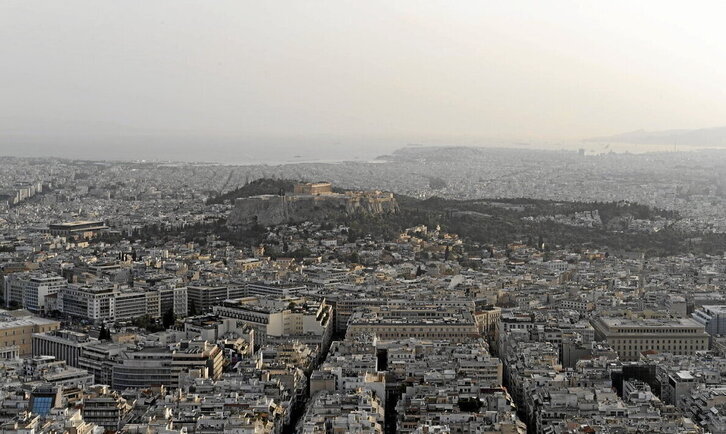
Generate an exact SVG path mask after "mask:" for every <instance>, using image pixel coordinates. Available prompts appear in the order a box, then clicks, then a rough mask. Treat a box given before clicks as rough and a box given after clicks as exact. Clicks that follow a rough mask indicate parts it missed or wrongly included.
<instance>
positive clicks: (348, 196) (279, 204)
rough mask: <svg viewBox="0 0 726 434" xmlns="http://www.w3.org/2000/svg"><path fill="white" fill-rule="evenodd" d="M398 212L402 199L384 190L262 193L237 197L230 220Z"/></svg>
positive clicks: (267, 222) (274, 221)
mask: <svg viewBox="0 0 726 434" xmlns="http://www.w3.org/2000/svg"><path fill="white" fill-rule="evenodd" d="M395 212H398V203H397V202H396V198H395V197H394V196H393V193H386V192H380V191H370V192H347V193H344V194H326V195H303V194H292V195H286V196H277V195H262V196H253V197H248V198H241V199H237V200H236V201H235V207H234V209H233V210H232V212H231V213H230V215H229V218H228V219H227V224H228V225H230V226H249V225H252V224H260V225H263V226H272V225H278V224H282V223H297V222H303V221H315V222H321V221H325V220H330V219H336V218H338V217H341V216H343V215H352V214H364V215H376V214H383V213H395Z"/></svg>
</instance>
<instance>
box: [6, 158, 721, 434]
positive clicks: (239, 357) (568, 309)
mask: <svg viewBox="0 0 726 434" xmlns="http://www.w3.org/2000/svg"><path fill="white" fill-rule="evenodd" d="M725 172H726V160H724V159H723V153H722V152H719V151H694V152H677V153H675V152H660V153H647V154H617V153H602V154H591V153H586V152H584V151H581V152H572V151H543V150H536V151H535V150H524V149H519V150H517V149H484V148H465V147H457V148H436V147H406V148H403V149H400V150H398V151H396V152H394V153H393V154H392V155H386V156H381V157H380V158H378V159H377V160H375V161H371V162H367V163H361V162H355V163H354V162H339V163H301V164H285V165H250V166H232V165H221V164H210V163H179V162H144V161H139V162H121V161H81V160H70V159H59V158H16V157H3V158H2V159H0V276H1V277H2V280H1V283H2V286H1V289H2V291H0V297H1V298H2V310H1V311H0V370H2V373H3V377H4V381H3V382H2V383H1V384H0V432H3V433H26V434H31V433H32V434H36V433H38V434H40V433H48V434H50V433H75V434H85V433H94V434H95V433H103V432H121V433H164V434H171V433H179V434H182V433H188V434H197V433H199V434H201V433H216V432H227V433H238V434H241V433H255V434H256V433H287V432H296V433H316V434H318V433H345V432H363V433H394V432H402V433H449V432H451V433H495V432H496V433H563V434H564V433H593V432H598V433H645V432H665V433H723V432H726V286H725V285H726V218H725V217H724V216H726V209H725V208H726V184H725V183H724V179H726V176H724V174H725ZM704 173H708V174H709V175H708V176H703V174H704ZM616 186H617V187H616ZM722 412H723V414H722Z"/></svg>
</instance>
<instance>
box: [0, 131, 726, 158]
mask: <svg viewBox="0 0 726 434" xmlns="http://www.w3.org/2000/svg"><path fill="white" fill-rule="evenodd" d="M411 143H416V142H408V143H407V142H406V141H404V140H400V139H395V140H391V139H380V138H375V139H365V138H361V139H355V140H351V139H336V138H330V137H325V138H296V137H289V138H282V139H276V140H270V139H259V140H254V139H232V138H214V139H207V138H198V137H189V136H184V137H163V138H162V137H158V136H139V135H135V136H118V135H113V136H111V135H109V136H85V137H75V138H73V139H69V138H65V139H60V138H53V137H49V136H22V137H12V136H7V135H6V136H0V157H1V156H4V155H7V156H18V157H60V158H70V159H81V160H117V161H159V162H168V161H174V162H204V163H214V164H229V165H260V164H268V165H280V164H295V163H336V162H341V161H358V162H372V161H380V160H376V158H377V157H379V156H382V155H388V154H391V153H393V152H394V151H395V150H396V149H400V148H403V147H407V146H447V145H452V146H475V147H513V148H525V149H533V150H534V149H545V150H560V151H562V150H566V151H577V150H578V149H584V150H585V153H586V155H597V154H607V153H609V152H616V153H626V152H629V153H633V154H640V153H645V152H673V151H676V150H677V151H695V150H699V149H707V147H703V148H700V147H695V146H681V147H678V148H674V147H673V146H665V145H653V144H647V145H636V144H620V143H616V144H605V143H602V144H601V143H593V142H585V143H583V142H550V143H526V142H502V141H491V140H490V141H488V142H487V143H485V144H482V143H480V142H476V141H474V140H462V141H456V142H455V141H453V140H452V141H448V142H442V141H421V142H420V144H411ZM721 149H723V148H721Z"/></svg>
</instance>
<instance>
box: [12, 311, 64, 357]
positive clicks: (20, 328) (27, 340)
mask: <svg viewBox="0 0 726 434" xmlns="http://www.w3.org/2000/svg"><path fill="white" fill-rule="evenodd" d="M59 328H60V323H59V322H58V321H54V320H50V319H46V318H40V317H37V316H33V315H32V314H31V313H30V312H28V311H26V310H21V311H6V310H0V348H12V347H17V348H18V353H19V354H20V356H21V357H23V356H29V355H30V354H31V352H32V342H33V333H43V332H49V331H52V330H57V329H59Z"/></svg>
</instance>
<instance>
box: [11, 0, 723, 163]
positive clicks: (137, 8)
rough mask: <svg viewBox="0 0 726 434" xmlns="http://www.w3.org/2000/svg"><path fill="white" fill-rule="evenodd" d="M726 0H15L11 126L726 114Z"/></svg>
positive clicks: (541, 127)
mask: <svg viewBox="0 0 726 434" xmlns="http://www.w3.org/2000/svg"><path fill="white" fill-rule="evenodd" d="M722 5H724V3H723V2H713V3H708V2H704V1H699V2H685V1H680V2H664V1H632V0H630V1H622V2H614V1H610V0H608V1H591V2H586V1H542V0H536V1H480V0H478V1H463V0H458V1H451V0H447V1H440V2H436V1H423V0H415V1H405V2H404V1H392V0H384V1H376V0H359V1H342V0H330V1H310V0H299V1H269V0H263V1H260V0H256V1H243V0H231V1H223V0H203V1H184V0H123V1H119V0H109V1H106V0H84V1H76V0H62V1H59V0H48V1H35V0H0V101H1V104H0V137H2V138H5V139H7V138H8V137H10V138H12V139H18V138H21V137H24V136H26V135H32V136H35V137H46V138H49V140H52V139H54V138H67V137H68V136H76V135H81V136H83V135H92V136H93V135H108V136H114V135H124V134H127V135H130V136H133V135H145V134H147V135H152V136H153V135H156V136H159V135H161V136H169V137H177V136H187V137H206V136H224V137H228V138H245V137H246V138H262V139H265V138H276V139H280V140H287V139H290V140H295V139H310V140H314V138H315V137H328V138H331V137H332V138H334V141H340V142H342V143H346V141H347V140H360V139H361V138H367V137H375V138H378V139H380V138H385V139H390V140H392V141H400V142H401V144H404V143H406V142H411V141H415V140H424V141H425V140H429V141H435V140H449V141H452V140H453V141H455V140H457V138H462V140H463V139H464V138H468V139H475V140H476V139H479V138H504V139H515V140H538V139H543V140H555V139H572V138H582V137H591V136H599V135H607V134H614V133H619V132H623V131H629V130H635V129H641V128H643V129H653V130H655V129H670V128H699V127H711V126H721V125H724V124H726V95H725V93H726V30H725V29H724V25H723V20H724V16H726V6H722ZM281 138H282V139H281ZM18 140H19V141H18V142H17V143H21V142H22V140H20V139H18ZM11 142H12V140H11V141H8V140H4V141H3V142H2V143H0V150H4V151H8V149H9V148H8V146H10V145H9V144H8V143H11ZM12 143H15V142H12ZM13 146H14V145H13Z"/></svg>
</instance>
